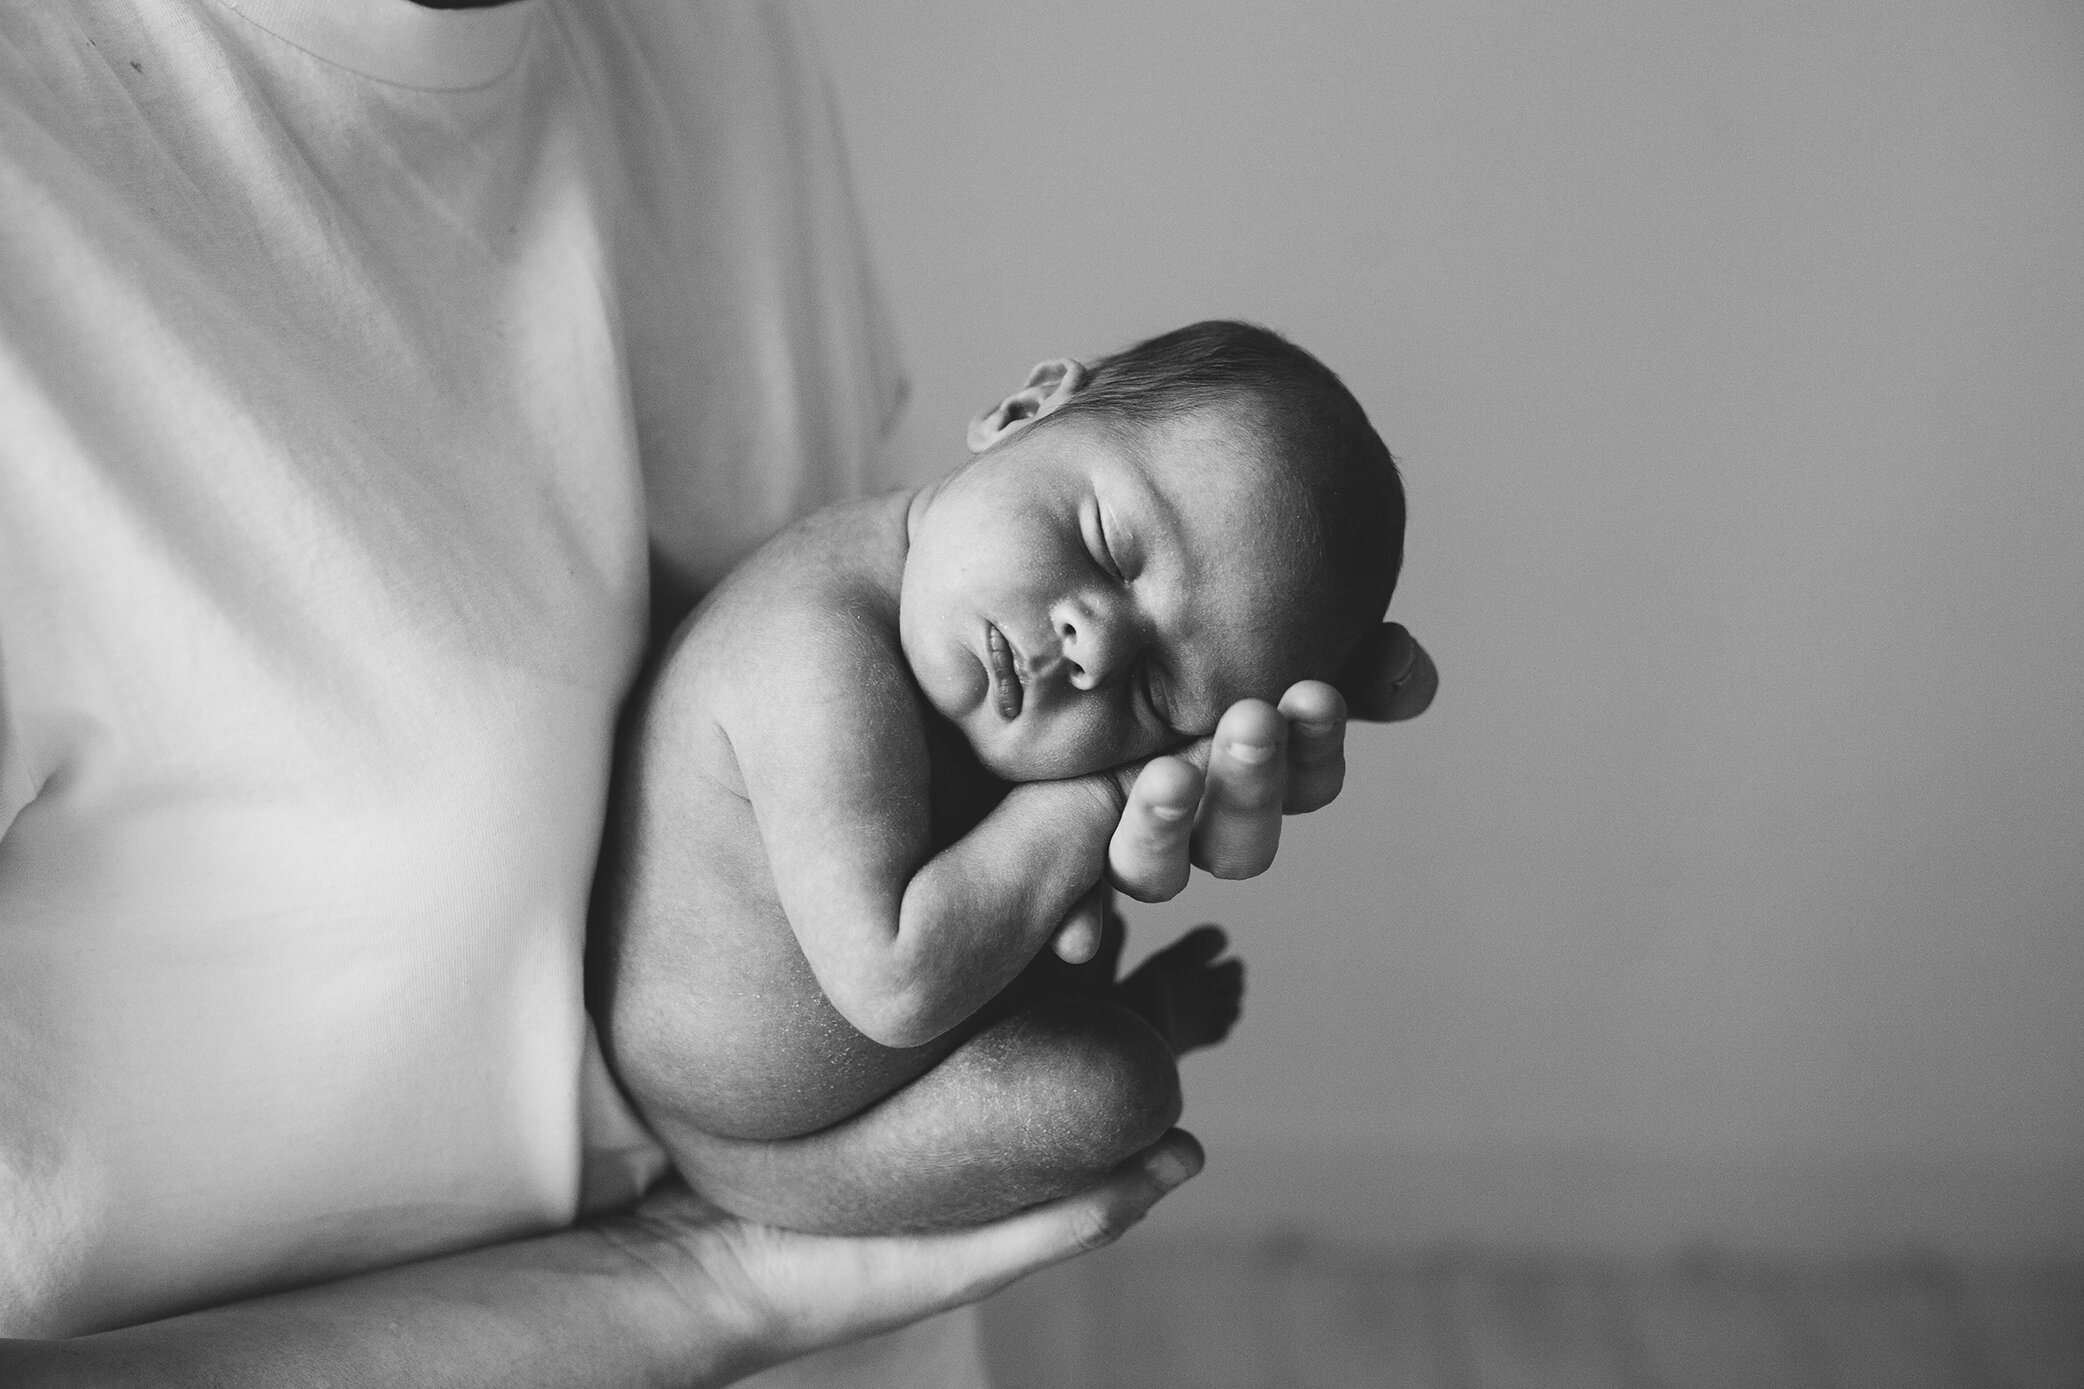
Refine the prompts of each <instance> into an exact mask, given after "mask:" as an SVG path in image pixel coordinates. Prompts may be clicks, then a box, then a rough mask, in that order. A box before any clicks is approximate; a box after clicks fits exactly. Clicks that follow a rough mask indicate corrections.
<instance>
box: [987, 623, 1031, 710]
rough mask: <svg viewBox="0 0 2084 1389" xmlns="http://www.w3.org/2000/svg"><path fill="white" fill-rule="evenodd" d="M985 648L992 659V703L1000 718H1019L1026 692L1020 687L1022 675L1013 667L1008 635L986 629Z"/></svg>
mask: <svg viewBox="0 0 2084 1389" xmlns="http://www.w3.org/2000/svg"><path fill="white" fill-rule="evenodd" d="M984 646H985V651H986V654H987V655H988V656H989V658H990V659H989V665H990V670H991V698H992V703H993V704H994V705H995V706H996V707H997V709H998V711H999V717H1000V718H1003V719H1008V720H1011V719H1016V718H1019V717H1020V706H1021V702H1022V699H1023V694H1024V692H1023V691H1022V690H1021V687H1020V674H1019V672H1018V671H1017V670H1015V669H1014V666H1013V647H1012V645H1011V644H1010V643H1009V642H1007V640H1006V634H1005V633H1003V632H1001V631H1000V630H999V629H998V628H997V627H994V626H988V627H986V628H985V630H984Z"/></svg>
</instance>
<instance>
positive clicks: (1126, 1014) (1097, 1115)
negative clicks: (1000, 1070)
mask: <svg viewBox="0 0 2084 1389" xmlns="http://www.w3.org/2000/svg"><path fill="white" fill-rule="evenodd" d="M1006 1026H1007V1027H1008V1029H1009V1031H1010V1032H1011V1033H1012V1034H1013V1035H1012V1036H1011V1037H1009V1038H1008V1040H1009V1041H1013V1042H1014V1043H1015V1045H1016V1046H1018V1047H1019V1049H1021V1050H1026V1051H1028V1057H1027V1060H1026V1067H1025V1069H1026V1081H1025V1084H1024V1085H1023V1086H1022V1087H1021V1088H1022V1089H1023V1090H1024V1091H1025V1092H1026V1093H1025V1094H1024V1095H1023V1097H1022V1102H1021V1106H1020V1114H1019V1126H1020V1128H1021V1130H1022V1132H1023V1134H1024V1135H1026V1136H1027V1138H1028V1140H1029V1141H1030V1142H1032V1144H1033V1147H1032V1149H1031V1150H1032V1151H1035V1152H1037V1153H1042V1152H1049V1153H1051V1154H1053V1156H1054V1159H1055V1161H1056V1164H1057V1165H1060V1166H1067V1167H1073V1168H1077V1169H1080V1170H1083V1171H1087V1172H1091V1173H1094V1174H1098V1173H1101V1172H1105V1171H1107V1170H1108V1169H1110V1168H1112V1167H1113V1166H1114V1165H1115V1164H1116V1163H1119V1162H1120V1161H1122V1159H1124V1158H1126V1157H1129V1156H1130V1155H1131V1154H1134V1153H1137V1152H1140V1151H1142V1150H1143V1149H1144V1148H1147V1147H1149V1146H1150V1145H1151V1144H1152V1143H1154V1142H1156V1141H1157V1140H1158V1138H1159V1137H1160V1136H1161V1135H1162V1134H1164V1132H1165V1131H1166V1130H1167V1129H1169V1128H1171V1127H1172V1125H1173V1124H1174V1123H1175V1122H1177V1121H1178V1119H1179V1115H1180V1088H1179V1068H1178V1065H1177V1063H1176V1062H1175V1061H1174V1060H1173V1056H1172V1051H1171V1049H1170V1048H1169V1047H1167V1046H1166V1045H1165V1042H1164V1039H1163V1038H1161V1037H1159V1036H1158V1034H1157V1032H1156V1031H1155V1030H1153V1029H1152V1028H1151V1026H1150V1025H1149V1024H1148V1023H1146V1022H1145V1021H1144V1020H1143V1019H1141V1018H1139V1017H1137V1016H1136V1015H1135V1014H1134V1013H1131V1012H1130V1011H1129V1010H1128V1009H1126V1008H1123V1007H1121V1006H1119V1005H1118V1004H1114V1003H1111V1002H1107V1001H1104V1000H1098V999H1085V998H1060V999H1052V1000H1049V1001H1047V1002H1045V1003H1041V1004H1038V1005H1037V1006H1035V1007H1033V1008H1031V1009H1028V1010H1027V1011H1026V1012H1024V1013H1023V1014H1021V1015H1020V1016H1019V1017H1018V1018H1015V1019H1010V1020H1009V1022H1008V1024H1007V1025H1006ZM994 1030H995V1031H996V1030H998V1029H994Z"/></svg>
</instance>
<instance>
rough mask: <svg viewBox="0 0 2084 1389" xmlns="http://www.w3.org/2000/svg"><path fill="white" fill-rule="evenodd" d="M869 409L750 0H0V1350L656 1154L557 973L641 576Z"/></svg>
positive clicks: (788, 108) (787, 503) (822, 219)
mask: <svg viewBox="0 0 2084 1389" xmlns="http://www.w3.org/2000/svg"><path fill="white" fill-rule="evenodd" d="M900 394H901V387H900V383H899V378H898V376H897V369H896V365H895V354H894V353H893V352H892V351H891V349H890V344H889V340H888V334H887V331H886V328H885V325H884V322H883V319H882V316H881V313H880V311H879V307H878V304H877V301H876V298H875V294H874V288H873V281H872V277H871V276H870V274H869V273H868V270H867V267H866V263H865V260H864V255H863V251H862V246H861V240H860V236H859V231H858V227H857V225H856V221H855V216H854V212H853V208H852V204H851V201H850V196H849V193H848V189H847V187H846V183H845V171H844V162H843V157H842V152H841V150H840V147H839V144H838V140H837V135H836V132H835V129H834V126H833V123H832V114H831V110H830V106H829V102H828V100H827V98H826V93H825V91H824V88H823V86H822V84H821V80H820V76H819V73H818V70H817V68H816V65H815V63H814V62H812V61H811V60H810V58H809V57H808V56H807V47H806V43H805V37H804V35H803V33H802V30H801V25H800V21H799V20H798V19H797V18H796V17H795V16H794V15H793V14H792V13H791V12H789V11H787V10H785V9H776V8H774V7H773V6H770V5H766V4H759V3H751V2H750V0H748V2H747V3H687V0H648V2H647V0H570V2H569V3H566V0H520V3H516V4H511V5H506V6H502V7H498V8H494V9H490V10H483V11H468V12H442V11H433V10H426V9H421V8H419V7H417V6H414V5H412V4H409V3H407V2H406V0H236V3H231V2H230V0H134V2H133V3H120V2H119V0H68V3H66V4H63V5H53V4H50V3H49V0H0V1253H4V1257H0V1334H14V1335H34V1336H52V1335H71V1334H77V1333H80V1332H85V1331H90V1330H95V1329H99V1328H104V1327H110V1326H118V1325H125V1324H129V1323H134V1322H137V1321H140V1320H145V1319H149V1318H153V1317H157V1316H162V1315H165V1314H168V1313H171V1312H175V1311H178V1310H182V1309H184V1308H188V1307H194V1306H200V1305H209V1304H214V1303H219V1302H223V1301H227V1300H232V1299H236V1298H239V1297H242V1296H246V1295H249V1294H253V1293H256V1292H261V1291H265V1290H269V1289H273V1288H279V1287H284V1286H288V1285H293V1284H298V1283H304V1282H309V1281H312V1280H315V1279H320V1278H325V1277H331V1276H337V1275H340V1274H345V1273H351V1272H354V1271H357V1270H362V1269H368V1268H372V1267H379V1266H384V1265H388V1264H393V1263H397V1262H399V1261H402V1260H405V1259H410V1258H414V1257H418V1256H422V1255H426V1254H431V1253H435V1252H439V1251H444V1250H451V1249H456V1248H461V1247H468V1246H471V1245H475V1244H479V1243H483V1242H485V1241H488V1240H494V1239H498V1238H502V1237H506V1236H512V1235H519V1234H523V1233H527V1232H532V1231H539V1230H544V1229H548V1228H554V1227H556V1226H558V1225H560V1224H563V1223H565V1222H567V1221H568V1220H570V1219H571V1217H572V1215H573V1213H574V1212H575V1210H577V1209H578V1208H579V1206H580V1203H581V1200H582V1188H585V1187H587V1186H588V1185H589V1183H590V1184H591V1187H592V1190H591V1193H590V1199H591V1198H599V1199H610V1198H612V1197H613V1196H615V1195H616V1194H618V1185H617V1184H618V1183H621V1186H620V1193H621V1194H627V1191H628V1189H629V1183H630V1182H631V1181H633V1180H641V1178H642V1177H643V1176H644V1175H646V1174H647V1173H648V1172H650V1171H652V1170H655V1167H656V1162H657V1155H656V1152H655V1150H653V1149H651V1148H650V1147H649V1145H648V1144H646V1143H645V1142H644V1140H643V1138H642V1135H641V1130H638V1129H637V1128H636V1127H635V1126H634V1124H633V1123H632V1122H631V1121H630V1120H629V1119H628V1116H627V1113H626V1111H625V1110H623V1109H622V1107H621V1105H620V1102H619V1100H618V1099H617V1097H616V1096H615V1095H614V1093H613V1091H612V1088H611V1087H608V1086H606V1085H605V1084H604V1083H602V1076H601V1073H600V1071H599V1064H598V1056H597V1052H595V1050H594V1049H593V1047H592V1041H591V1031H590V1029H589V1027H588V1025H587V1021H586V1018H585V1014H584V1011H583V1007H582V1004H581V989H580V960H581V944H582V929H583V924H584V917H585V909H586V898H587V890H588V884H589V881H590V878H591V873H592V868H593V856H594V852H595V846H596V843H597V840H598V832H599V825H600V816H601V810H602V805H603V800H604V796H605V791H606V781H607V773H608V764H609V748H610V738H611V733H612V728H613V721H614V717H615V714H616V711H617V708H618V706H619V704H620V702H621V699H622V697H623V695H624V694H625V692H626V691H627V689H628V687H629V684H630V681H631V679H632V677H633V674H634V671H635V666H636V662H637V660H638V657H639V653H640V651H641V647H642V642H643V633H644V618H645V595H646V592H647V550H648V549H650V548H653V547H655V548H656V551H657V552H658V554H659V555H660V556H661V557H662V563H663V564H664V566H665V568H666V569H667V570H668V571H670V572H671V573H672V574H673V575H674V576H675V577H677V578H678V579H679V580H680V581H681V582H683V583H685V584H690V585H693V586H698V587H699V586H703V585H706V584H707V583H709V582H712V581H713V580H714V579H715V578H716V577H717V576H718V575H719V574H721V573H722V572H723V571H724V570H725V569H726V568H728V567H729V565H730V564H731V563H732V562H733V561H734V560H736V559H737V558H738V557H739V556H741V555H742V554H743V553H744V552H745V551H746V550H747V549H748V548H749V547H750V546H751V545H752V544H754V543H757V541H758V540H759V539H761V538H763V537H764V536H765V535H767V534H768V533H770V532H771V531H772V530H774V529H775V528H776V527H777V526H778V525H780V524H781V523H783V522H784V521H786V520H787V519H788V518H789V517H791V516H793V515H795V514H798V513H800V512H802V511H803V510H805V509H808V508H810V507H812V506H815V505H818V504H820V503H822V502H824V501H827V500H830V499H832V498H834V497H837V496H841V495H847V494H852V493H856V492H859V491H861V490H863V488H864V487H865V486H867V485H869V484H870V483H872V481H873V479H872V478H871V476H870V462H869V460H870V458H871V456H872V449H873V445H874V443H875V440H876V438H877V436H878V435H879V433H880V432H881V430H882V429H883V427H884V425H885V424H886V423H887V422H888V420H889V418H890V416H891V415H892V414H893V413H894V411H895V409H896V407H897V403H898V399H899V396H900ZM647 531H648V533H649V535H648V538H649V540H650V542H651V545H650V546H648V545H647ZM951 1325H952V1328H953V1329H950V1326H951ZM889 1344H890V1345H891V1346H893V1347H895V1348H894V1349H891V1350H889V1351H888V1353H887V1354H886V1355H884V1359H883V1360H882V1361H880V1362H878V1361H877V1359H876V1357H877V1355H878V1354H881V1353H882V1352H878V1351H876V1350H875V1349H874V1347H868V1348H856V1349H855V1350H853V1351H850V1352H848V1354H847V1355H846V1356H844V1357H842V1358H841V1359H842V1360H843V1361H844V1362H845V1363H844V1370H843V1373H841V1374H840V1377H842V1378H844V1379H845V1380H846V1382H850V1383H856V1384H862V1383H873V1382H877V1381H878V1380H890V1381H892V1382H895V1381H896V1380H902V1381H903V1382H908V1383H931V1382H946V1383H951V1384H954V1383H968V1382H974V1381H975V1377H976V1367H975V1361H976V1357H975V1347H974V1328H973V1325H972V1324H970V1323H968V1322H961V1321H958V1322H956V1323H953V1324H946V1323H944V1324H943V1326H942V1327H941V1328H940V1330H938V1331H935V1330H934V1329H932V1328H929V1329H928V1330H927V1331H926V1332H924V1333H922V1334H920V1335H915V1336H913V1337H912V1338H911V1339H910V1340H905V1339H903V1338H899V1340H898V1341H895V1342H891V1343H889ZM864 1357H866V1358H865V1359H864ZM900 1362H904V1363H906V1364H907V1365H908V1368H904V1369H902V1370H899V1369H895V1368H892V1367H894V1366H896V1365H898V1364H899V1363H900ZM835 1363H837V1362H835ZM878 1363H880V1364H881V1365H882V1366H883V1368H881V1369H878V1368H876V1365H877V1364H878ZM929 1365H933V1366H937V1367H938V1368H934V1369H932V1370H931V1371H930V1373H929V1371H928V1370H927V1369H925V1368H923V1367H926V1366H929ZM921 1375H926V1376H927V1378H925V1379H921V1378H919V1377H918V1376H921Z"/></svg>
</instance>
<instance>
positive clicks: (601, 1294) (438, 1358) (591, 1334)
mask: <svg viewBox="0 0 2084 1389" xmlns="http://www.w3.org/2000/svg"><path fill="white" fill-rule="evenodd" d="M763 1331H764V1328H762V1327H760V1326H759V1325H757V1323H756V1319H755V1318H754V1317H753V1316H751V1315H750V1314H749V1312H748V1310H747V1308H746V1307H745V1306H744V1305H732V1304H731V1302H730V1301H729V1300H728V1299H727V1298H726V1297H724V1296H723V1295H722V1294H721V1293H720V1292H719V1290H718V1286H717V1285H716V1284H714V1283H712V1282H710V1281H709V1280H707V1279H705V1278H703V1277H701V1276H700V1271H699V1270H698V1269H696V1268H695V1267H694V1264H693V1261H692V1260H690V1259H689V1257H688V1255H687V1253H686V1251H685V1250H684V1249H683V1248H682V1247H681V1246H680V1245H678V1244H676V1243H675V1242H674V1241H672V1240H670V1239H662V1238H661V1239H650V1238H647V1237H646V1236H645V1234H644V1233H643V1231H642V1230H641V1229H640V1228H638V1227H635V1226H632V1227H630V1228H628V1229H616V1228H615V1227H603V1228H599V1229H595V1228H581V1229H577V1230H570V1231H566V1232H563V1233H560V1234H556V1235H551V1236H546V1237H543V1238H539V1239H531V1240H523V1241H518V1242H516V1243H512V1244H507V1245H500V1246H495V1247H493V1248H490V1249H483V1250H477V1251H474V1252H471V1253H468V1254H461V1255H456V1256H452V1257H448V1258H442V1259H434V1260H429V1261H427V1262H424V1263H418V1264H411V1265H407V1266H405V1267H402V1268H396V1269H390V1270H386V1271H384V1272H381V1273H375V1274H368V1275H364V1276H361V1277H356V1278H349V1279H344V1280H341V1281H339V1282H334V1283H328V1284H324V1285H321V1286H318V1287H314V1288H308V1289H304V1290H301V1291H297V1292H291V1293H283V1294H278V1295H274V1296H270V1297H264V1298H259V1299H255V1300H253V1301H250V1302H242V1303H236V1304H232V1305H228V1306H224V1307H217V1308H211V1309H209V1310H207V1311H202V1312H196V1313H192V1314H189V1315H186V1316H179V1317H172V1318H168V1319H166V1320H164V1321H157V1322H151V1323H147V1324H145V1325H142V1326H135V1327H129V1328H125V1329H123V1330H120V1331H110V1332H105V1333H102V1334H99V1335H93V1336H85V1337H80V1338H77V1339H74V1340H68V1341H44V1342H32V1341H9V1342H0V1382H4V1383H6V1384H9V1385H12V1386H19V1387H20V1389H36V1387H37V1386H46V1385H49V1386H74V1385H87V1384H92V1385H97V1386H98V1385H131V1384H137V1385H147V1384H149V1385H154V1386H186V1385H195V1386H198V1387H199V1389H200V1386H206V1385H207V1386H212V1387H213V1389H226V1387H227V1386H230V1387H233V1389H237V1387H240V1386H247V1385H252V1386H256V1389H258V1387H259V1386H268V1389H296V1387H297V1386H304V1385H326V1386H329V1389H330V1387H332V1386H355V1385H369V1386H384V1389H394V1387H395V1386H401V1385H436V1384H438V1385H443V1386H475V1385H484V1386H487V1387H488V1389H490V1387H491V1386H501V1387H502V1389H519V1387H525V1386H534V1385H541V1386H544V1387H545V1389H551V1386H556V1387H557V1389H583V1387H585V1386H602V1389H608V1386H616V1387H617V1389H619V1387H620V1386H651V1385H667V1384H671V1385H675V1386H687V1385H693V1386H702V1385H719V1384H725V1383H728V1382H730V1381H731V1380H732V1379H734V1378H737V1377H738V1376H740V1375H742V1374H745V1373H748V1372H749V1371H751V1370H753V1369H756V1368H758V1367H759V1366H760V1365H762V1364H764V1363H766V1362H767V1361H768V1360H770V1359H773V1358H776V1357H775V1356H772V1355H767V1354H763V1347H762V1346H761V1344H760V1342H761V1338H762V1332H763Z"/></svg>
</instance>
